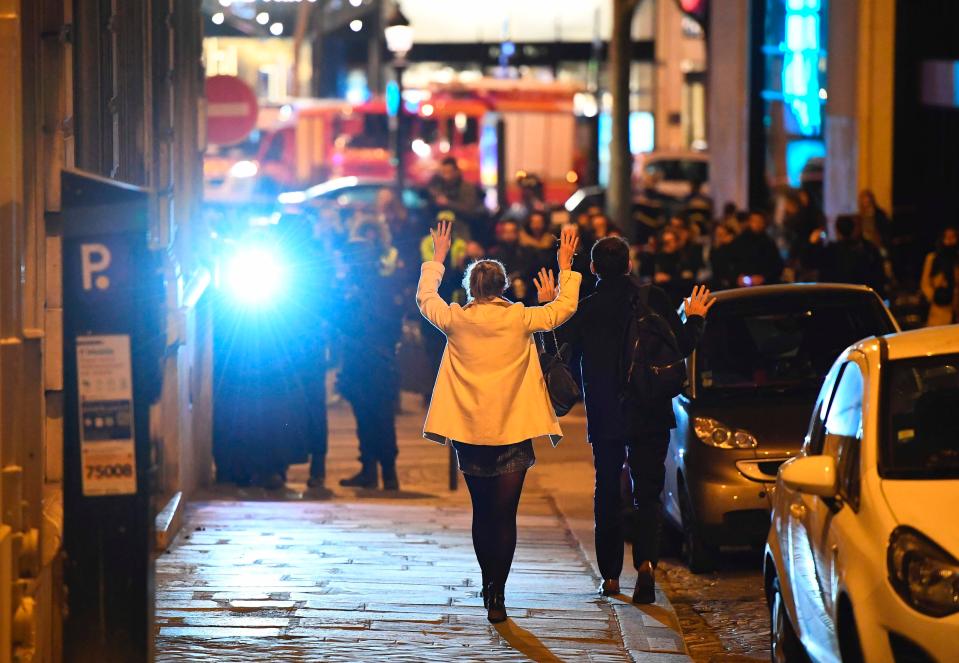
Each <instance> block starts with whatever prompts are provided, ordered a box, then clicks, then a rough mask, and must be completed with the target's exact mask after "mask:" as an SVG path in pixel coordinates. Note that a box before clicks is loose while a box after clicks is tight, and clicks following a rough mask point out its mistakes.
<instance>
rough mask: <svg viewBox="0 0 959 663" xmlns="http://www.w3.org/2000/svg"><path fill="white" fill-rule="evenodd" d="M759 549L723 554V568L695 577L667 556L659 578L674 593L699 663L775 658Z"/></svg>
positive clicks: (669, 593)
mask: <svg viewBox="0 0 959 663" xmlns="http://www.w3.org/2000/svg"><path fill="white" fill-rule="evenodd" d="M761 569H762V557H761V555H760V554H759V553H758V552H752V551H750V552H732V553H727V554H725V555H723V556H722V560H721V570H720V571H718V572H714V573H707V574H703V575H695V574H693V573H690V572H689V569H687V568H686V567H685V566H684V565H683V564H682V563H681V562H679V561H678V560H675V559H666V560H663V562H662V563H661V564H660V567H659V582H660V585H661V587H662V588H663V591H664V592H665V593H666V595H667V596H668V597H669V600H670V602H671V603H672V605H673V608H675V610H676V614H677V615H678V617H679V622H680V624H681V626H682V630H683V635H684V637H685V640H686V646H687V648H688V649H689V654H690V656H691V657H692V658H693V660H694V661H696V663H733V662H737V663H738V662H747V661H749V662H752V661H756V662H757V663H758V662H759V661H768V660H769V655H770V651H769V612H768V608H767V606H766V598H765V596H764V595H763V587H762V570H761Z"/></svg>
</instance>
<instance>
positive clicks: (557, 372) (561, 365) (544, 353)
mask: <svg viewBox="0 0 959 663" xmlns="http://www.w3.org/2000/svg"><path fill="white" fill-rule="evenodd" d="M539 343H540V351H539V365H540V368H542V369H543V379H545V380H546V391H547V392H548V393H549V400H550V402H551V403H552V404H553V411H554V412H555V413H556V416H557V417H562V416H563V415H565V414H566V413H567V412H569V411H570V410H572V409H573V406H574V405H576V403H577V402H579V385H578V384H576V380H575V379H574V378H573V372H572V371H570V370H569V366H568V365H567V363H566V362H567V361H568V359H569V357H567V356H566V355H567V353H568V352H569V344H568V343H563V345H562V347H560V345H559V342H558V341H557V340H556V332H555V331H554V332H553V343H554V345H555V347H556V354H553V353H551V352H549V351H548V350H547V349H546V344H545V343H544V342H543V337H542V334H541V335H540V339H539Z"/></svg>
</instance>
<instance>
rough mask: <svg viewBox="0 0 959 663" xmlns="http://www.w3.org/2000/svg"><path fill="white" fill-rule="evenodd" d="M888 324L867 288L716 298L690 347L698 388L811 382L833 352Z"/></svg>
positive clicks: (810, 386) (806, 385)
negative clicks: (693, 348)
mask: <svg viewBox="0 0 959 663" xmlns="http://www.w3.org/2000/svg"><path fill="white" fill-rule="evenodd" d="M892 331H895V330H894V328H893V326H892V323H891V322H890V319H889V316H888V314H887V313H886V310H885V308H884V307H883V306H882V303H881V302H880V301H879V299H878V297H876V296H875V295H874V294H872V293H867V292H846V293H842V292H839V293H829V292H809V291H807V292H801V293H782V292H778V293H776V294H775V295H770V296H763V297H757V296H753V297H744V298H742V299H731V300H727V301H722V302H719V303H717V305H716V307H715V308H714V309H713V310H712V311H711V312H710V315H709V322H708V324H707V325H706V331H705V334H704V335H703V340H702V342H701V343H700V346H699V349H698V350H697V351H696V366H697V369H698V385H699V388H700V389H701V390H702V391H704V392H713V393H716V392H723V391H728V392H733V391H735V392H739V391H741V390H745V389H750V390H757V389H758V390H776V391H782V390H794V389H807V390H811V391H812V390H815V389H817V388H818V387H819V386H820V384H821V383H822V379H823V377H825V375H826V372H827V371H828V370H829V367H830V366H832V363H833V362H834V361H835V360H836V357H837V356H839V354H840V353H841V352H842V351H843V350H845V349H846V347H848V346H849V345H851V344H853V343H855V342H856V341H858V340H860V339H863V338H865V337H867V336H872V335H878V334H886V333H889V332H892Z"/></svg>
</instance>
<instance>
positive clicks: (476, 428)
mask: <svg viewBox="0 0 959 663" xmlns="http://www.w3.org/2000/svg"><path fill="white" fill-rule="evenodd" d="M450 232H451V226H450V224H449V223H445V222H444V223H441V224H440V225H439V226H438V227H437V229H436V230H435V231H431V234H432V236H433V246H434V255H433V260H431V261H429V262H426V263H424V264H423V268H422V273H421V276H420V282H419V286H418V288H417V291H416V303H417V305H418V306H419V309H420V312H421V313H422V314H423V316H424V317H425V318H426V319H427V320H429V321H430V322H431V323H432V324H433V325H435V326H436V328H437V329H439V330H440V331H441V332H443V334H445V335H446V350H445V351H444V353H443V359H442V361H441V362H440V368H439V373H438V374H437V376H436V384H435V386H434V387H433V398H432V401H431V402H430V409H429V413H428V414H427V416H426V424H425V426H424V430H423V436H424V437H426V438H427V439H430V440H434V441H437V442H441V443H443V444H446V443H447V442H451V443H452V444H453V446H454V448H455V449H456V456H457V460H458V462H459V467H460V470H461V471H462V472H463V475H464V476H465V478H466V485H467V487H468V488H469V491H470V498H471V500H472V502H473V547H474V549H475V551H476V559H477V561H478V562H479V566H480V570H481V571H482V574H483V602H484V605H485V606H486V608H487V610H488V615H487V617H488V619H489V620H490V621H491V622H494V623H495V622H501V621H503V620H505V619H506V608H505V606H504V598H503V594H504V590H505V587H506V578H507V576H508V575H509V569H510V566H511V564H512V561H513V553H514V551H515V549H516V509H517V507H518V506H519V498H520V493H521V492H522V490H523V481H524V479H525V478H526V471H527V470H528V469H529V468H530V467H532V465H533V464H534V463H535V457H534V455H533V444H532V438H534V437H541V436H548V437H549V438H550V439H551V440H552V442H553V444H554V445H555V444H557V443H558V442H559V440H560V438H561V437H562V431H561V430H560V427H559V422H558V421H557V420H556V415H555V413H554V412H553V407H552V405H551V404H550V400H549V394H548V393H547V391H546V382H545V381H544V379H543V373H542V370H541V369H540V363H539V355H538V353H537V350H536V343H535V341H534V340H533V334H534V333H535V332H542V331H548V330H550V329H554V328H555V327H558V326H559V325H561V324H563V323H564V322H566V321H567V320H568V319H569V318H570V317H571V316H572V315H573V313H575V312H576V306H577V303H578V299H579V285H580V280H581V278H582V277H581V275H580V274H578V273H576V272H573V271H572V270H571V267H572V263H573V256H574V254H575V253H576V247H577V244H578V243H579V240H578V237H577V234H576V229H575V228H574V227H566V228H564V229H563V232H562V236H561V238H560V248H559V255H558V259H559V268H560V272H559V294H558V295H557V296H556V298H555V299H554V300H553V301H551V302H549V303H548V304H546V305H545V306H536V307H526V306H524V305H523V304H518V303H512V302H510V301H508V300H506V299H504V298H503V292H504V291H505V290H506V286H507V280H506V270H505V269H504V267H503V265H502V263H500V262H498V261H495V260H478V261H476V262H474V263H473V264H471V265H470V266H469V268H468V269H467V270H466V275H465V276H464V278H463V285H464V287H465V288H466V292H467V295H468V299H469V303H468V304H467V305H466V306H463V307H461V306H460V305H458V304H453V305H450V304H447V303H446V302H445V301H443V299H442V298H441V297H440V296H439V294H438V293H437V288H439V284H440V281H441V280H442V278H443V272H444V270H445V268H444V266H443V262H444V260H445V259H446V254H447V252H448V251H449V248H450ZM534 282H535V284H536V287H537V289H538V290H540V292H541V293H549V292H554V291H555V287H556V284H555V281H554V279H553V275H552V273H551V272H547V271H546V270H542V271H541V272H540V274H539V278H538V279H534Z"/></svg>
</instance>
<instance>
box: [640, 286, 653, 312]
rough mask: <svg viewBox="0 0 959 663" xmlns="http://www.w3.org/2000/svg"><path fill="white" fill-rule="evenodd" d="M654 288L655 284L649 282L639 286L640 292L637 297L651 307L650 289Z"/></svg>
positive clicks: (641, 302) (644, 304) (643, 303)
mask: <svg viewBox="0 0 959 663" xmlns="http://www.w3.org/2000/svg"><path fill="white" fill-rule="evenodd" d="M652 289H653V286H651V285H648V284H647V285H641V286H639V293H638V294H637V297H636V299H637V300H638V301H639V303H640V304H642V305H643V306H645V307H646V308H649V291H650V290H652Z"/></svg>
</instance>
